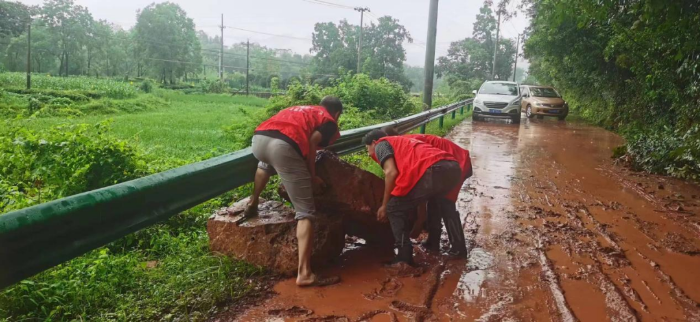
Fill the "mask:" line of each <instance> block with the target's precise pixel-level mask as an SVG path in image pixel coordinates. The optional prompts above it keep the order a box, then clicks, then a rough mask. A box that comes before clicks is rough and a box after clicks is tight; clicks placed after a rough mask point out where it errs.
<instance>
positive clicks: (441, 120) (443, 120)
mask: <svg viewBox="0 0 700 322" xmlns="http://www.w3.org/2000/svg"><path fill="white" fill-rule="evenodd" d="M443 123H445V116H444V115H443V116H440V128H442V124H443Z"/></svg>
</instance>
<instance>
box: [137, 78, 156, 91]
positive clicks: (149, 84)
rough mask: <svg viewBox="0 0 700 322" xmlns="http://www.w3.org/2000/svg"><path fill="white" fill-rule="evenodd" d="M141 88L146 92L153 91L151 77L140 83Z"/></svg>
mask: <svg viewBox="0 0 700 322" xmlns="http://www.w3.org/2000/svg"><path fill="white" fill-rule="evenodd" d="M139 89H140V90H141V91H142V92H144V93H151V92H153V82H152V81H151V80H150V79H147V80H144V81H143V82H141V85H139Z"/></svg>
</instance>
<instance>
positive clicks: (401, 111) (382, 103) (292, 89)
mask: <svg viewBox="0 0 700 322" xmlns="http://www.w3.org/2000/svg"><path fill="white" fill-rule="evenodd" d="M326 95H332V96H337V97H338V98H340V100H341V101H342V102H343V105H344V106H345V107H355V108H357V109H358V111H359V112H362V113H367V114H368V115H369V117H370V118H373V119H375V122H370V123H369V124H371V123H379V122H380V121H383V120H389V119H393V118H398V117H402V116H405V115H408V114H411V113H414V112H416V111H418V110H419V109H417V108H416V105H415V104H413V103H412V102H411V98H410V96H409V95H408V94H406V93H405V92H404V91H403V89H402V88H401V86H400V85H399V84H397V83H392V82H391V81H389V80H387V79H385V78H382V79H378V80H377V79H370V78H369V77H368V76H367V75H364V74H359V75H350V74H348V75H346V76H344V77H343V78H340V79H339V80H337V81H335V82H334V84H333V86H331V87H326V88H322V87H321V86H319V85H303V84H300V83H294V84H291V85H289V88H288V89H287V94H286V95H283V96H276V97H273V98H271V99H270V104H269V105H268V107H267V110H268V113H269V115H273V114H275V113H277V112H279V111H280V110H282V109H283V108H286V107H289V106H294V105H317V104H319V102H320V101H321V99H322V98H323V97H324V96H326ZM341 120H342V118H341ZM366 125H367V124H366Z"/></svg>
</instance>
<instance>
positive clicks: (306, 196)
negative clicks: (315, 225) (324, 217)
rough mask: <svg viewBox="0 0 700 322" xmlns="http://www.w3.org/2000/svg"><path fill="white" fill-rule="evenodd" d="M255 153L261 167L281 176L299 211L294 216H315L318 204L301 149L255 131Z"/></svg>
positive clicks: (298, 217)
mask: <svg viewBox="0 0 700 322" xmlns="http://www.w3.org/2000/svg"><path fill="white" fill-rule="evenodd" d="M253 155H254V156H255V158H256V159H258V160H259V161H260V163H258V168H260V169H262V170H264V171H266V172H267V173H269V174H270V175H274V174H278V175H279V176H280V179H281V180H282V184H283V185H284V188H285V189H287V193H288V194H289V199H291V201H292V205H293V206H294V211H295V212H296V216H295V217H294V219H296V220H301V219H314V218H315V213H316V204H315V203H314V193H313V186H312V183H311V174H310V173H309V168H308V167H307V166H306V160H304V158H302V157H301V156H300V155H299V153H298V152H297V150H295V149H294V147H292V146H291V145H289V143H287V142H284V141H283V140H280V139H276V138H271V137H269V136H265V135H254V136H253Z"/></svg>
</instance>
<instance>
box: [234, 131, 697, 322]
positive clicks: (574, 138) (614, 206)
mask: <svg viewBox="0 0 700 322" xmlns="http://www.w3.org/2000/svg"><path fill="white" fill-rule="evenodd" d="M449 138H450V139H452V140H453V141H454V142H456V143H457V144H459V145H461V146H463V147H465V148H468V149H469V150H470V152H471V155H472V157H473V160H472V161H473V165H474V176H473V177H472V178H470V179H468V180H467V182H465V185H464V186H463V188H462V192H461V194H460V197H459V201H458V209H459V210H460V213H461V216H462V220H463V225H464V231H465V235H466V237H467V242H468V244H469V245H468V247H469V250H470V256H469V258H468V259H466V260H455V259H448V258H446V257H444V256H442V255H437V256H436V255H432V254H426V253H424V252H423V250H422V249H421V248H420V246H416V247H415V248H414V249H415V253H416V261H417V263H418V267H417V268H413V267H410V266H405V267H390V268H386V267H384V266H383V265H382V262H383V261H386V260H389V259H390V258H391V257H392V256H393V254H392V253H391V252H389V251H386V250H385V249H382V248H380V247H374V246H372V245H371V244H369V243H367V244H365V243H362V242H358V241H357V240H356V239H352V238H350V239H347V240H346V241H347V244H346V246H347V247H346V250H345V251H344V252H343V254H342V255H341V257H340V261H339V263H337V264H336V265H334V266H331V267H329V268H328V269H324V270H320V273H323V274H339V275H341V277H342V278H343V281H342V282H341V283H340V284H338V285H334V286H330V287H326V288H315V289H313V288H311V289H300V288H297V287H296V286H295V285H294V280H293V279H286V280H283V281H281V282H279V283H278V284H276V285H275V287H274V291H275V292H276V293H277V294H278V295H277V296H275V297H273V298H271V299H269V300H267V301H265V302H264V303H263V304H261V305H259V306H258V307H255V308H252V309H249V310H247V311H246V312H244V313H243V314H242V315H239V316H238V317H237V318H236V320H238V321H280V320H284V321H303V320H304V319H307V320H308V319H316V320H315V321H567V322H568V321H699V322H700V304H699V302H700V287H698V286H699V285H700V274H698V273H697V271H698V267H700V253H699V250H700V217H698V215H697V214H698V212H699V211H700V204H699V203H700V201H699V200H698V196H700V188H699V187H698V186H697V185H693V184H690V183H687V182H683V181H679V180H675V179H671V178H666V177H661V176H655V175H648V174H644V173H639V172H634V171H631V170H628V169H626V168H624V167H623V166H622V165H619V164H616V163H615V160H613V159H611V155H612V152H611V151H612V149H613V148H614V147H616V146H618V145H620V144H622V140H621V139H620V138H619V137H618V136H616V135H615V134H612V133H610V132H607V131H605V130H602V129H599V128H595V127H589V126H584V125H580V124H576V123H569V122H557V121H550V120H535V121H529V120H526V121H524V122H523V124H521V125H520V126H515V125H511V124H507V123H497V122H486V123H478V124H476V125H472V124H471V123H467V122H465V123H463V124H461V125H459V126H458V127H457V128H456V129H455V130H454V131H453V132H452V133H451V134H450V136H449ZM424 237H425V236H420V237H419V238H417V240H416V243H418V242H419V241H420V240H422V239H423V238H424ZM443 237H444V236H443ZM443 246H445V245H443ZM295 306H296V307H297V308H296V309H294V307H295ZM285 308H288V309H293V310H291V312H297V311H298V312H300V314H301V312H307V311H304V310H300V308H305V309H308V310H309V311H313V313H311V314H309V315H304V316H284V315H283V314H284V313H280V314H281V315H271V314H269V312H270V310H275V309H285ZM312 321H313V320H312Z"/></svg>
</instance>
